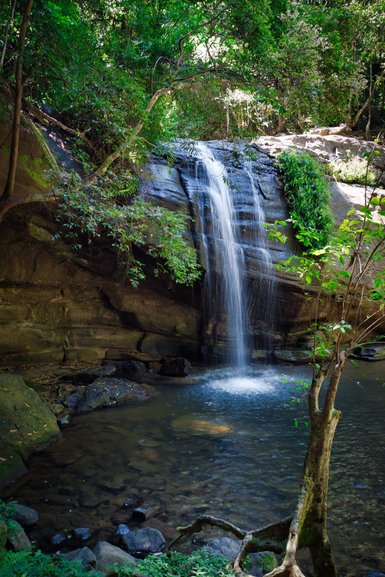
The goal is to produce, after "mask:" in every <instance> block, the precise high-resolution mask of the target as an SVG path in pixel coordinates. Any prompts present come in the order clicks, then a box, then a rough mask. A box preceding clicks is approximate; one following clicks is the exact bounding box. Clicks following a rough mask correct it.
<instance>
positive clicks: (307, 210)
mask: <svg viewBox="0 0 385 577" xmlns="http://www.w3.org/2000/svg"><path fill="white" fill-rule="evenodd" d="M277 163H278V166H279V169H280V171H281V177H282V180H283V183H284V185H285V195H286V197H287V199H288V201H289V207H290V218H291V220H292V223H293V227H294V230H295V231H296V236H297V239H298V240H299V241H300V242H301V244H302V245H303V246H304V247H310V248H314V249H316V248H320V247H323V246H325V244H326V243H327V242H328V240H329V237H330V233H331V231H332V227H333V218H332V215H331V211H330V208H329V201H330V193H329V186H328V182H327V180H326V177H325V174H324V172H323V170H322V168H321V166H320V165H319V164H318V162H317V161H316V160H315V159H314V158H312V157H311V156H310V155H309V154H306V153H297V152H294V151H286V152H282V153H281V154H280V155H279V157H278V161H277Z"/></svg>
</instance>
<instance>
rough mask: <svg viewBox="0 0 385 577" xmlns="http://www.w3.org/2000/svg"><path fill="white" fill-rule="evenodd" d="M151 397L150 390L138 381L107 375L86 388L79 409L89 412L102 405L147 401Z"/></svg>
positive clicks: (111, 405) (82, 411)
mask: <svg viewBox="0 0 385 577" xmlns="http://www.w3.org/2000/svg"><path fill="white" fill-rule="evenodd" d="M149 397H150V395H149V393H148V391H147V390H146V389H145V388H144V387H143V386H141V385H139V384H138V383H133V382H131V381H127V380H125V379H115V378H112V377H107V378H105V379H98V380H97V381H95V382H94V383H93V384H92V385H89V386H88V387H87V388H86V390H85V391H84V394H83V396H82V398H81V401H80V403H79V405H78V408H77V410H78V412H79V413H89V412H90V411H94V410H95V409H101V408H102V407H113V406H114V405H124V404H126V403H129V402H132V401H145V400H147V399H148V398H149Z"/></svg>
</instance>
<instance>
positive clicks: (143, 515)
mask: <svg viewBox="0 0 385 577" xmlns="http://www.w3.org/2000/svg"><path fill="white" fill-rule="evenodd" d="M161 512H162V508H161V506H160V505H158V504H157V503H144V504H143V505H142V506H141V507H135V509H133V511H132V519H133V521H139V522H140V523H142V522H143V521H148V519H151V518H152V517H155V516H156V515H159V513H161Z"/></svg>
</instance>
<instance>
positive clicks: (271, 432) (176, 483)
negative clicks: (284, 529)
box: [8, 363, 385, 575]
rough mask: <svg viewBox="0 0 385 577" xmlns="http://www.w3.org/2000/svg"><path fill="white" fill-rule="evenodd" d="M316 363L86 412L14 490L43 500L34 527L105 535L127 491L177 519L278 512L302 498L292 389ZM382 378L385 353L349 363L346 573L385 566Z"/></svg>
mask: <svg viewBox="0 0 385 577" xmlns="http://www.w3.org/2000/svg"><path fill="white" fill-rule="evenodd" d="M308 374H309V372H308V370H307V369H306V368H303V367H301V368H298V367H283V366H280V367H259V368H255V369H254V370H252V371H248V372H246V373H243V374H242V373H240V372H238V373H234V372H231V371H228V370H227V371H226V370H223V369H222V370H220V369H218V370H215V371H211V372H202V373H200V374H198V375H196V377H195V381H196V382H195V384H191V383H190V384H187V385H180V384H178V385H177V384H164V385H161V386H159V387H158V391H159V394H158V395H157V396H156V397H155V398H154V399H153V400H152V401H150V402H147V403H145V404H141V405H137V406H134V407H121V408H116V409H109V410H103V411H98V412H94V413H91V414H89V415H84V416H81V417H77V418H75V419H73V421H72V423H71V425H70V426H68V427H67V428H66V429H65V430H64V431H63V438H62V439H61V440H60V441H59V442H58V443H57V444H56V445H55V446H52V447H50V448H49V449H47V450H46V451H44V452H42V453H40V454H38V455H35V456H34V457H33V458H31V460H30V471H29V473H28V475H27V476H25V477H24V478H22V479H21V480H20V481H19V482H18V483H17V485H15V486H14V487H13V488H12V495H11V494H9V495H8V496H12V497H15V498H16V499H18V500H19V501H20V502H22V503H25V504H27V505H30V506H32V507H34V508H36V509H37V510H38V511H39V514H40V520H41V521H40V523H39V525H40V529H36V530H35V533H34V537H35V538H36V539H41V538H44V536H47V535H52V534H53V533H55V532H57V531H61V530H63V529H67V530H68V529H71V528H74V527H89V528H90V529H91V530H92V531H93V532H94V538H95V539H96V538H108V537H109V535H110V534H111V532H112V530H113V528H114V527H115V526H116V525H117V523H118V521H121V520H122V510H121V506H122V504H123V502H124V500H125V498H126V497H127V496H129V495H133V496H134V497H135V498H137V499H139V500H141V501H144V503H151V504H158V505H160V507H161V508H162V510H163V513H162V514H161V519H162V520H163V521H164V522H166V523H167V524H168V525H170V526H176V525H180V524H184V523H188V522H190V521H192V520H193V519H194V518H195V517H196V515H197V514H199V513H209V514H213V515H218V516H222V517H225V518H227V519H228V520H230V521H232V522H233V523H235V524H237V525H239V526H242V527H245V528H254V527H258V526H261V525H264V524H266V523H269V522H273V521H276V520H278V519H280V518H281V517H284V516H287V515H288V514H290V512H291V511H292V509H293V507H294V505H295V502H296V496H297V491H298V483H299V479H300V476H301V470H302V463H303V458H304V454H305V450H306V442H307V428H306V426H305V425H304V424H303V421H304V419H305V413H304V410H303V408H301V406H300V405H297V404H296V403H292V402H291V397H292V389H293V386H295V384H296V383H295V379H303V378H306V376H307V375H308ZM383 380H385V364H384V363H376V364H361V366H360V367H359V368H356V367H353V366H350V367H349V368H348V370H347V371H346V375H345V377H344V382H343V386H341V391H340V393H339V397H338V407H339V408H341V409H342V411H343V419H342V421H341V423H340V425H339V427H338V430H337V434H336V440H335V446H334V451H333V457H332V470H331V471H332V472H331V482H330V531H331V537H332V540H333V546H334V549H335V557H336V561H337V563H338V566H339V569H340V572H341V574H342V575H361V574H362V573H365V572H366V571H370V570H371V571H385V553H384V543H385V538H384V533H385V518H384V509H385V508H384V505H385V468H384V464H385V436H384V432H385V420H384V397H385V395H384V393H385V389H384V385H383ZM294 422H297V424H298V426H295V425H294ZM123 513H124V512H123ZM207 536H208V534H207ZM204 538H205V536H203V537H201V538H200V539H203V540H204Z"/></svg>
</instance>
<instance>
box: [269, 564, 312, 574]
mask: <svg viewBox="0 0 385 577" xmlns="http://www.w3.org/2000/svg"><path fill="white" fill-rule="evenodd" d="M265 577H305V575H304V574H303V573H302V571H301V569H300V568H299V567H298V565H297V563H295V562H294V563H287V562H286V561H284V562H283V563H282V565H280V566H279V567H277V568H276V569H273V571H270V573H266V575H265Z"/></svg>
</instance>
